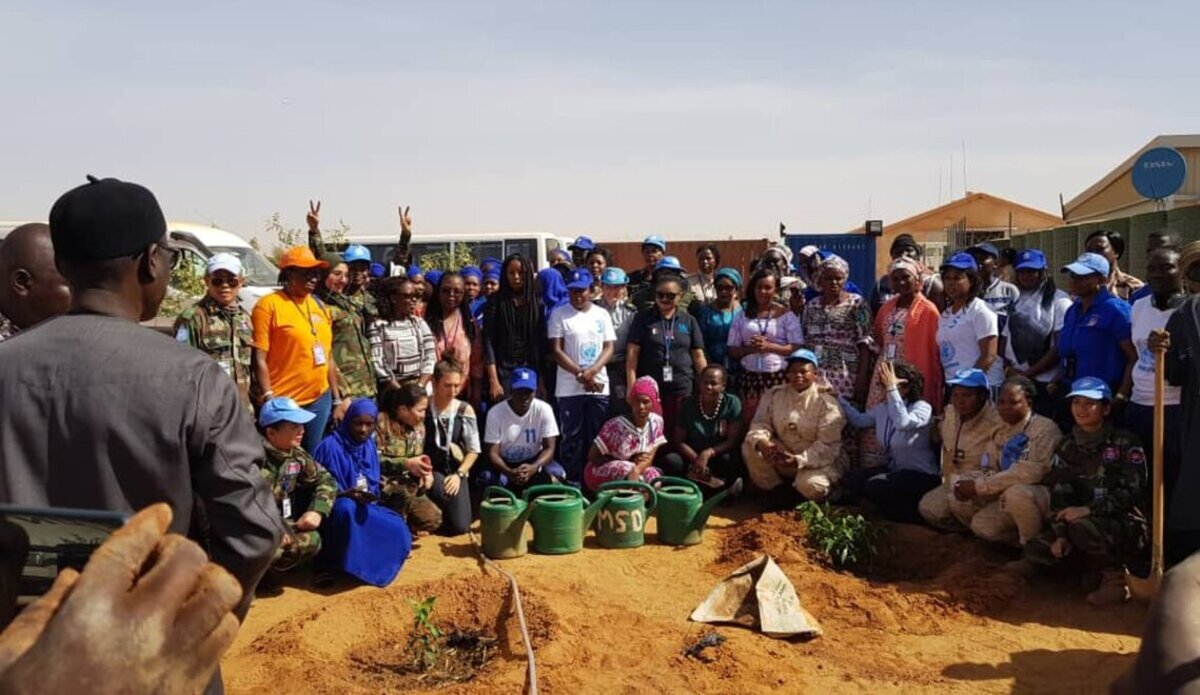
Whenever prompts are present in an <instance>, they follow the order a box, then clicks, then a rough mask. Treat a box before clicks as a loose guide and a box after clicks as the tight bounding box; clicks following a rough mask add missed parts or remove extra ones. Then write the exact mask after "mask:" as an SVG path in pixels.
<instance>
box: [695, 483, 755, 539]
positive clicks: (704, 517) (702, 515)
mask: <svg viewBox="0 0 1200 695" xmlns="http://www.w3.org/2000/svg"><path fill="white" fill-rule="evenodd" d="M741 491H742V479H741V478H738V479H737V480H735V481H733V485H730V486H729V487H727V488H725V489H724V490H722V491H721V492H718V493H717V494H715V495H713V496H712V498H711V499H710V500H708V501H707V502H705V503H704V504H703V505H701V506H700V509H698V510H696V516H694V517H692V523H691V530H693V531H698V530H701V529H703V528H704V526H705V524H707V523H708V515H709V514H712V510H713V509H716V507H717V505H718V504H720V503H721V500H723V499H725V498H726V497H728V496H729V495H737V494H739V493H741Z"/></svg>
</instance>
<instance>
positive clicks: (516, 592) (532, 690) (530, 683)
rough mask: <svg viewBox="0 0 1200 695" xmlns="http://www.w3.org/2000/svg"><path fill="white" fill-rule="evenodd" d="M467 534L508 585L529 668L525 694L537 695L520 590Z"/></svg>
mask: <svg viewBox="0 0 1200 695" xmlns="http://www.w3.org/2000/svg"><path fill="white" fill-rule="evenodd" d="M467 534H468V535H469V536H470V537H471V545H472V546H473V547H474V548H475V554H476V555H478V556H479V559H480V560H482V561H483V564H484V565H487V566H488V567H491V568H492V569H494V570H496V571H497V572H499V573H500V574H501V575H503V576H504V577H505V578H506V579H508V585H509V587H511V588H512V595H513V605H514V606H516V609H517V623H518V624H519V625H520V627H521V641H522V642H524V643H525V658H526V660H527V662H528V664H529V667H528V668H527V669H526V676H527V678H526V686H527V689H526V692H527V693H529V695H537V693H538V685H537V664H535V663H534V660H533V642H532V641H531V640H530V639H529V628H527V627H526V626H525V609H524V608H522V607H521V590H520V589H519V588H517V579H516V577H514V576H512V575H511V574H509V573H508V572H506V571H504V570H503V569H501V567H500V565H497V564H496V563H495V562H492V561H491V560H490V559H488V557H487V556H485V555H484V554H483V551H482V550H481V549H480V547H479V539H477V538H476V537H475V532H474V531H467Z"/></svg>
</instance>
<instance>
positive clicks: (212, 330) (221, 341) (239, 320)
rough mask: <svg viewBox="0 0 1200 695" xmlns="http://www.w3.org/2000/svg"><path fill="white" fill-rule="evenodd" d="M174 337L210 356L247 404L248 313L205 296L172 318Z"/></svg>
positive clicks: (250, 335)
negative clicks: (235, 386)
mask: <svg viewBox="0 0 1200 695" xmlns="http://www.w3.org/2000/svg"><path fill="white" fill-rule="evenodd" d="M175 339H176V340H178V341H179V342H181V343H187V344H188V345H191V346H192V347H194V348H197V349H199V350H200V351H201V352H203V353H204V354H206V355H208V356H209V357H211V358H213V360H215V361H216V363H217V364H219V365H220V366H221V369H223V370H225V373H226V374H228V375H229V378H231V379H233V381H234V383H235V384H237V387H238V392H239V393H241V394H242V400H243V401H245V402H246V403H247V404H249V403H250V375H251V374H252V373H253V370H252V369H251V366H250V347H251V343H252V342H253V330H252V329H251V327H250V315H249V314H247V313H246V312H245V310H243V309H242V308H241V307H240V306H239V305H237V304H236V303H235V304H234V305H233V306H231V307H223V306H221V305H220V304H218V303H217V301H216V300H215V299H213V298H212V297H209V296H205V297H204V298H202V299H201V300H200V301H198V302H196V303H195V304H193V305H192V306H190V307H188V308H187V309H184V310H183V313H181V314H180V315H179V318H177V319H175Z"/></svg>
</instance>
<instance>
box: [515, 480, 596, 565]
mask: <svg viewBox="0 0 1200 695" xmlns="http://www.w3.org/2000/svg"><path fill="white" fill-rule="evenodd" d="M612 495H613V493H611V492H605V493H601V495H600V496H599V498H598V499H597V500H596V501H595V502H593V503H592V505H591V506H590V507H588V508H587V509H584V508H583V493H582V492H580V491H579V490H578V489H577V488H573V487H571V486H570V485H534V486H533V487H531V488H529V489H528V490H526V491H525V494H524V495H523V497H524V498H525V501H526V502H528V503H529V507H530V511H529V525H530V526H532V527H533V549H534V551H536V552H539V553H542V554H543V555H566V554H568V553H575V552H579V549H580V548H582V547H583V533H584V530H585V529H587V527H588V526H591V524H592V519H593V518H595V516H596V512H598V511H599V510H600V508H601V507H603V506H604V504H605V503H606V502H607V501H608V498H609V497H612Z"/></svg>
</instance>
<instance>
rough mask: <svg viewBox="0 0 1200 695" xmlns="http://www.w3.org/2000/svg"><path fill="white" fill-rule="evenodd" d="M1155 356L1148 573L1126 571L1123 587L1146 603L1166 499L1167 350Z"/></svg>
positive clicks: (1155, 578) (1159, 556)
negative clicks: (1164, 476)
mask: <svg viewBox="0 0 1200 695" xmlns="http://www.w3.org/2000/svg"><path fill="white" fill-rule="evenodd" d="M1155 352H1156V353H1157V354H1156V355H1155V357H1154V435H1153V438H1154V471H1153V473H1152V478H1151V479H1152V480H1153V481H1154V502H1153V506H1152V512H1151V517H1150V519H1151V524H1152V525H1151V527H1150V534H1151V535H1150V543H1151V545H1150V576H1148V577H1145V578H1142V577H1138V576H1136V575H1133V574H1130V573H1129V570H1125V586H1127V587H1129V595H1130V596H1132V597H1133V598H1135V599H1137V600H1138V601H1141V602H1143V603H1149V602H1151V601H1153V600H1154V597H1155V596H1157V595H1158V585H1159V584H1160V583H1162V576H1163V511H1164V508H1165V506H1166V500H1165V499H1163V497H1164V493H1163V489H1164V488H1163V453H1164V452H1163V448H1164V447H1163V417H1164V415H1165V413H1164V410H1165V408H1164V406H1163V390H1164V384H1165V382H1166V353H1165V351H1163V350H1155Z"/></svg>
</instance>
